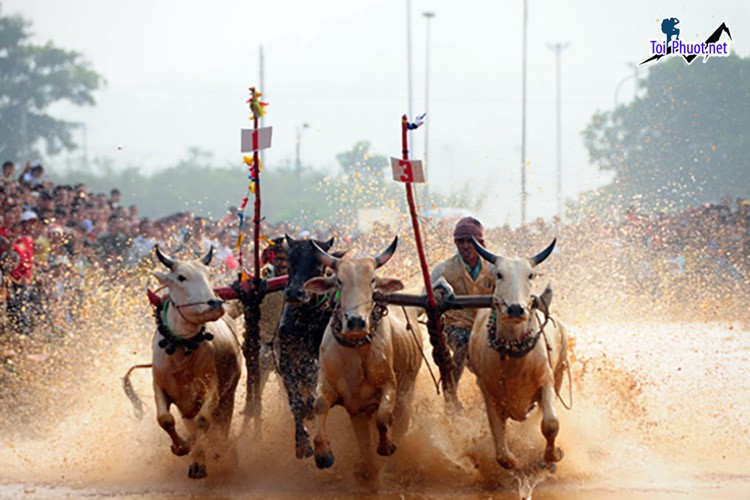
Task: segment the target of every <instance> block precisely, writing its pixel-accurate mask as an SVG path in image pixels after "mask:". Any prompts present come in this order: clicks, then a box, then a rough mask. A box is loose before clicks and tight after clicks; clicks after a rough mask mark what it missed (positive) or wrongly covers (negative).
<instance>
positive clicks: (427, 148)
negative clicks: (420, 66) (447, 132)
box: [422, 11, 435, 203]
mask: <svg viewBox="0 0 750 500" xmlns="http://www.w3.org/2000/svg"><path fill="white" fill-rule="evenodd" d="M422 15H423V16H424V17H425V19H426V20H427V38H426V49H425V77H424V112H425V113H426V114H427V115H428V116H429V110H430V41H431V38H430V24H431V23H430V21H431V20H432V18H433V17H435V13H434V12H429V11H428V12H424V13H422ZM429 151H430V123H429V122H425V127H424V165H425V181H426V183H425V185H424V197H425V201H426V202H427V203H429V201H430V185H429V177H430V175H429V173H430V168H431V167H430V162H429Z"/></svg>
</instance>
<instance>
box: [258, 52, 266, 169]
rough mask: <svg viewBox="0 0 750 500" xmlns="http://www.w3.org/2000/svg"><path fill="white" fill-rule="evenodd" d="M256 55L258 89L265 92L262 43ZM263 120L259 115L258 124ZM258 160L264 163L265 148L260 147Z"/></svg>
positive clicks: (261, 124)
mask: <svg viewBox="0 0 750 500" xmlns="http://www.w3.org/2000/svg"><path fill="white" fill-rule="evenodd" d="M258 56H259V57H258V72H259V75H258V77H259V80H260V89H261V92H265V91H266V82H265V58H264V55H263V45H262V44H261V45H260V46H259V47H258ZM264 122H265V120H264V119H263V117H262V116H261V117H260V126H261V127H263V123H264ZM260 162H261V163H265V162H266V150H265V149H261V150H260Z"/></svg>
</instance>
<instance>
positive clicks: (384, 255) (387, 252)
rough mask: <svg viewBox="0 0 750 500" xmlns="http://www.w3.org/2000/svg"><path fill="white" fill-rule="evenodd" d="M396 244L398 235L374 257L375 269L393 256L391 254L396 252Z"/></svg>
mask: <svg viewBox="0 0 750 500" xmlns="http://www.w3.org/2000/svg"><path fill="white" fill-rule="evenodd" d="M396 246H398V236H396V237H395V238H393V242H392V243H391V245H390V246H389V247H388V248H386V249H385V251H384V252H383V253H381V254H380V255H378V256H377V257H375V269H377V268H379V267H380V266H382V265H383V264H385V263H386V262H388V261H389V260H391V257H393V254H394V253H395V252H396Z"/></svg>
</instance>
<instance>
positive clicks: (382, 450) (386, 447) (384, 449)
mask: <svg viewBox="0 0 750 500" xmlns="http://www.w3.org/2000/svg"><path fill="white" fill-rule="evenodd" d="M394 453H396V443H394V442H392V441H383V442H381V443H380V444H379V445H378V455H380V456H381V457H390V456H391V455H393V454H394Z"/></svg>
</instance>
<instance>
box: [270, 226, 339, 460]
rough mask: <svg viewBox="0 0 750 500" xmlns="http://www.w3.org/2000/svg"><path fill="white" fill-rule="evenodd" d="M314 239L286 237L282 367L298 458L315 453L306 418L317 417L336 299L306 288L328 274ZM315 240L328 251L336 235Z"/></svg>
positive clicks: (280, 365)
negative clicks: (321, 358)
mask: <svg viewBox="0 0 750 500" xmlns="http://www.w3.org/2000/svg"><path fill="white" fill-rule="evenodd" d="M312 242H313V240H295V239H293V238H291V237H290V236H289V235H287V236H286V246H285V250H286V253H287V257H288V259H289V281H288V282H287V285H286V288H285V289H284V301H285V304H284V311H283V313H282V315H281V322H280V324H279V370H280V371H281V377H282V379H283V380H284V387H285V388H286V392H287V396H288V397H289V406H290V407H291V409H292V413H293V414H294V426H295V432H294V437H295V445H296V455H297V458H305V457H309V456H311V455H312V454H313V449H312V446H311V444H310V435H309V434H308V433H307V429H306V428H305V420H310V419H312V417H313V411H312V410H313V403H314V401H315V385H316V384H317V381H318V353H319V351H320V343H321V341H322V339H323V333H324V332H325V329H326V326H327V325H328V321H329V320H330V318H331V310H332V305H331V304H332V300H331V299H330V298H329V297H328V296H327V295H323V296H321V295H312V294H309V293H308V292H307V291H305V289H304V288H303V285H304V284H305V282H306V281H308V280H309V279H311V278H315V277H318V276H323V275H324V273H325V266H323V265H322V264H320V263H319V262H318V259H317V257H316V253H315V248H314V247H313V244H312ZM315 243H316V244H317V245H318V246H319V247H320V248H321V249H323V250H325V251H326V252H327V251H329V250H330V248H331V247H332V246H333V238H331V239H330V240H328V241H315ZM343 254H344V252H336V253H334V254H333V255H336V256H337V257H341V256H343Z"/></svg>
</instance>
